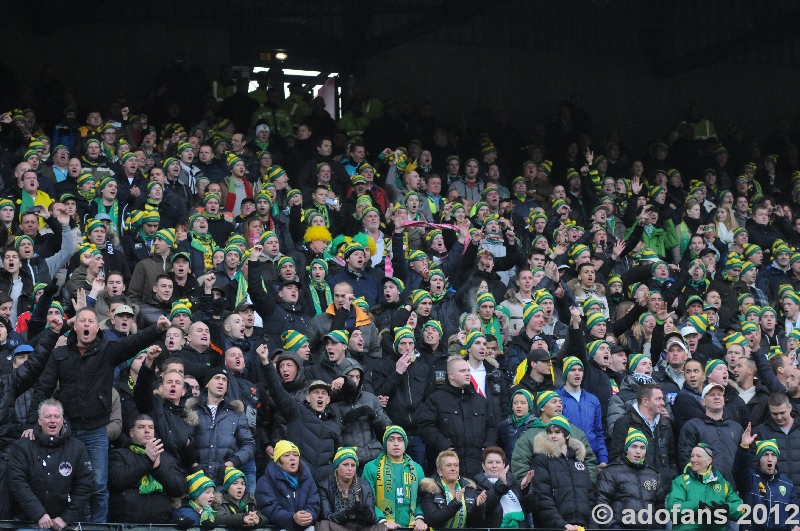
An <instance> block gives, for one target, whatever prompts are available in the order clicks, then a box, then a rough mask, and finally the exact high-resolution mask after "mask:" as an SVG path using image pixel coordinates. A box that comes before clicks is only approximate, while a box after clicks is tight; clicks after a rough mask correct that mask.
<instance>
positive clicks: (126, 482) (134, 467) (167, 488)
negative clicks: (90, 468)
mask: <svg viewBox="0 0 800 531" xmlns="http://www.w3.org/2000/svg"><path fill="white" fill-rule="evenodd" d="M148 474H150V475H152V476H153V478H154V479H155V480H156V481H158V482H159V483H161V486H162V487H163V490H162V491H159V492H153V493H151V494H142V493H141V492H139V482H140V481H141V479H142V477H143V476H147V475H148ZM108 490H109V500H108V514H109V520H110V521H112V522H130V523H135V522H148V523H151V524H167V523H169V520H170V517H171V516H172V498H180V497H181V496H183V495H184V494H186V477H185V474H184V473H183V471H181V469H180V468H179V467H178V463H176V462H175V459H174V458H173V457H172V456H171V455H170V454H169V453H167V452H164V453H162V454H161V456H160V457H159V465H158V466H157V467H155V468H154V467H153V462H152V461H151V460H150V458H149V457H148V456H147V455H141V454H136V453H134V452H133V451H132V450H131V449H130V448H128V447H127V446H126V447H125V448H118V449H116V450H111V452H110V453H109V456H108Z"/></svg>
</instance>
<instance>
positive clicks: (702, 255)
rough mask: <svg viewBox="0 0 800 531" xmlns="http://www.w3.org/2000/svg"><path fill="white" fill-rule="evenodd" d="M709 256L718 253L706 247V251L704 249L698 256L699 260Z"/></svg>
mask: <svg viewBox="0 0 800 531" xmlns="http://www.w3.org/2000/svg"><path fill="white" fill-rule="evenodd" d="M709 254H713V255H716V254H717V253H716V252H714V249H710V248H708V247H706V248H705V249H703V250H702V251H700V254H698V255H697V256H698V257H699V258H703V257H704V256H706V255H709Z"/></svg>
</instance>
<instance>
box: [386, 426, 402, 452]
mask: <svg viewBox="0 0 800 531" xmlns="http://www.w3.org/2000/svg"><path fill="white" fill-rule="evenodd" d="M393 433H399V434H400V436H401V437H403V442H404V443H405V444H406V447H408V435H406V430H404V429H403V428H402V427H400V426H386V430H385V431H384V432H383V449H384V450H386V440H387V439H388V438H389V436H390V435H391V434H393Z"/></svg>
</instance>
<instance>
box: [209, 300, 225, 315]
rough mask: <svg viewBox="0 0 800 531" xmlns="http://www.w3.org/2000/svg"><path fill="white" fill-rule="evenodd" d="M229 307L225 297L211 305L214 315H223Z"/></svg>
mask: <svg viewBox="0 0 800 531" xmlns="http://www.w3.org/2000/svg"><path fill="white" fill-rule="evenodd" d="M227 305H228V301H227V300H226V299H225V297H220V298H218V299H214V302H212V303H211V313H212V314H213V315H222V312H224V311H225V308H226V307H227Z"/></svg>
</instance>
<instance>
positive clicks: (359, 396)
mask: <svg viewBox="0 0 800 531" xmlns="http://www.w3.org/2000/svg"><path fill="white" fill-rule="evenodd" d="M345 364H347V365H346V366H345V367H344V368H343V369H342V373H344V374H347V373H348V372H350V371H352V370H353V369H359V370H360V371H361V375H362V379H361V383H359V384H358V386H356V385H355V384H354V383H353V381H352V380H350V379H349V378H345V382H344V385H343V386H342V389H341V392H340V393H339V401H338V402H335V403H332V404H331V410H332V411H333V412H334V414H335V415H336V418H337V420H338V422H339V425H340V426H341V427H342V444H344V445H345V446H354V447H355V448H356V449H357V453H358V461H359V462H360V463H368V462H370V461H372V460H373V459H375V458H376V457H378V455H379V454H380V453H381V452H382V451H383V444H382V442H381V440H380V439H379V438H378V437H377V436H376V434H379V435H382V434H383V432H384V430H386V427H387V426H389V425H391V424H392V421H391V420H390V419H389V417H388V416H387V415H386V413H385V412H384V410H383V406H381V402H380V400H378V397H376V396H375V395H373V394H372V393H369V392H367V391H364V390H363V389H362V387H363V385H364V379H363V375H364V369H362V368H361V365H360V364H359V363H358V362H357V361H355V360H353V359H349V358H348V359H345V360H344V361H343V362H342V365H345ZM362 408H365V414H363V415H361V416H359V417H358V418H357V419H353V418H352V417H348V421H345V418H344V417H345V415H347V414H348V413H350V412H351V411H354V410H357V409H362ZM367 408H368V409H369V412H366V409H367ZM373 416H374V418H372V417H373ZM345 523H346V522H345Z"/></svg>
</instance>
